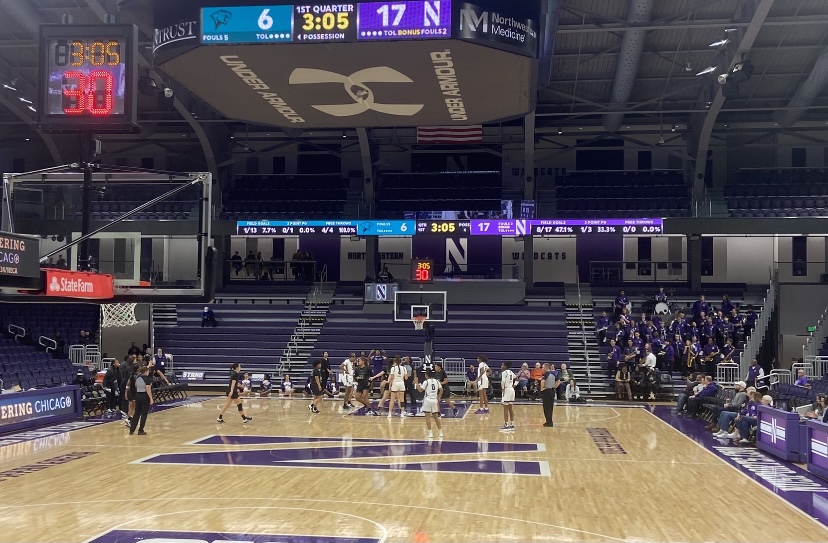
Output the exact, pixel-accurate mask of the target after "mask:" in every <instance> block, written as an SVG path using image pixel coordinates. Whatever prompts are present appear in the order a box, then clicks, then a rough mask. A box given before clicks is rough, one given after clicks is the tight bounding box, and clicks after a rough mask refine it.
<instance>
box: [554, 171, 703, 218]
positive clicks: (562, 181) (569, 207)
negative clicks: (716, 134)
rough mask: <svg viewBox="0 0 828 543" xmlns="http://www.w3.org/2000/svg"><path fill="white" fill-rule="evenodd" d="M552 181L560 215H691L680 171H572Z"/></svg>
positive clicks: (562, 216) (688, 197) (688, 198)
mask: <svg viewBox="0 0 828 543" xmlns="http://www.w3.org/2000/svg"><path fill="white" fill-rule="evenodd" d="M555 185H556V196H557V210H558V212H557V216H558V217H561V218H573V217H590V216H592V217H598V216H600V217H603V218H615V217H649V216H659V217H689V216H690V194H689V191H688V189H687V187H686V185H685V183H684V177H683V174H682V173H681V172H674V171H666V172H571V173H568V174H567V175H559V176H557V177H556V178H555Z"/></svg>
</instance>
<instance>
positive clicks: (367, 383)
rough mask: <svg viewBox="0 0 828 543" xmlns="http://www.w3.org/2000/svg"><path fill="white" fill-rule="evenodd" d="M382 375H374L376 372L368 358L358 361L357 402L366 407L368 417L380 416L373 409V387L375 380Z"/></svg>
mask: <svg viewBox="0 0 828 543" xmlns="http://www.w3.org/2000/svg"><path fill="white" fill-rule="evenodd" d="M379 376H380V374H377V375H374V371H373V370H372V369H371V365H370V364H369V362H368V359H367V358H360V359H359V360H357V369H356V385H357V392H356V400H357V401H358V402H359V403H361V404H362V405H363V406H365V413H366V415H371V416H379V413H377V412H376V411H374V410H373V409H371V397H370V396H371V386H372V385H373V383H374V379H376V378H377V377H379Z"/></svg>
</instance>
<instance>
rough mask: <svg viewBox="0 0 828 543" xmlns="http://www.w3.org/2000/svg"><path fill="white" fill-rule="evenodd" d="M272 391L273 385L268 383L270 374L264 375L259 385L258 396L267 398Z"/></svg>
mask: <svg viewBox="0 0 828 543" xmlns="http://www.w3.org/2000/svg"><path fill="white" fill-rule="evenodd" d="M272 390H273V383H271V382H270V374H268V373H266V374H265V376H264V379H262V383H261V384H260V385H259V396H261V397H262V398H267V397H269V396H270V393H271V392H272Z"/></svg>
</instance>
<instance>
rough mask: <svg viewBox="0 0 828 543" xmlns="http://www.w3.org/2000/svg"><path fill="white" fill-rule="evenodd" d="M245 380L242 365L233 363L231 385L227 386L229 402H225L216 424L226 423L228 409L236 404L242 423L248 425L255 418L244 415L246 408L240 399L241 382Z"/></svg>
mask: <svg viewBox="0 0 828 543" xmlns="http://www.w3.org/2000/svg"><path fill="white" fill-rule="evenodd" d="M243 379H244V374H243V373H242V371H241V364H239V363H238V362H233V365H232V366H230V384H229V385H228V386H227V401H226V402H224V407H222V408H221V413H219V416H218V418H217V419H216V422H219V423H223V422H224V412H225V411H227V408H228V407H230V404H231V403H234V404H236V408H237V409H238V410H239V414H240V415H241V418H242V422H244V423H245V424H247V423H248V422H250V421H251V420H253V417H248V416H247V415H245V414H244V406H243V405H242V402H241V400H240V399H239V392H240V391H241V382H242V380H243Z"/></svg>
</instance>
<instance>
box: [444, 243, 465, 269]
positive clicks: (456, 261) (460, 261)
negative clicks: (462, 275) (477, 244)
mask: <svg viewBox="0 0 828 543" xmlns="http://www.w3.org/2000/svg"><path fill="white" fill-rule="evenodd" d="M454 270H460V271H462V272H465V271H469V240H468V238H446V272H448V273H451V272H453V271H454Z"/></svg>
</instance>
